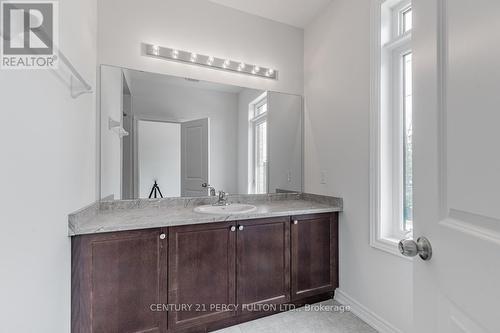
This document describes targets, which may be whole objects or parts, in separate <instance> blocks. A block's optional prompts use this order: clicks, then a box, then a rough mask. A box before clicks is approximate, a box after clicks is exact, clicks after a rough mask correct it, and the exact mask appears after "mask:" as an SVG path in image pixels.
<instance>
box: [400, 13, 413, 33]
mask: <svg viewBox="0 0 500 333" xmlns="http://www.w3.org/2000/svg"><path fill="white" fill-rule="evenodd" d="M402 16H403V17H402V21H403V22H402V23H403V26H402V28H403V31H402V32H403V33H405V32H407V31H410V30H411V29H412V26H413V22H412V11H411V8H408V9H406V10H405V11H403V13H402Z"/></svg>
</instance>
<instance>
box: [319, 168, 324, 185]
mask: <svg viewBox="0 0 500 333" xmlns="http://www.w3.org/2000/svg"><path fill="white" fill-rule="evenodd" d="M319 183H320V184H326V171H321V172H320V173H319Z"/></svg>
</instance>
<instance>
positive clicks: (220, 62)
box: [145, 44, 278, 80]
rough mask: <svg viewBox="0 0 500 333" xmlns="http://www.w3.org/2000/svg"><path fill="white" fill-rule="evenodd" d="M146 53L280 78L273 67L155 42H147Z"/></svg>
mask: <svg viewBox="0 0 500 333" xmlns="http://www.w3.org/2000/svg"><path fill="white" fill-rule="evenodd" d="M145 46H146V54H147V55H149V56H152V57H156V58H162V59H167V60H173V61H180V62H185V63H189V64H193V65H198V66H205V67H210V68H216V69H221V70H224V71H230V72H237V73H243V74H248V75H252V76H258V77H263V78H267V79H273V80H277V79H278V71H277V70H275V69H272V68H266V67H261V66H257V65H251V64H247V63H244V62H240V61H233V60H229V59H222V58H217V57H213V56H207V55H203V54H197V53H194V52H188V51H182V50H177V49H172V48H169V47H163V46H158V45H153V44H145Z"/></svg>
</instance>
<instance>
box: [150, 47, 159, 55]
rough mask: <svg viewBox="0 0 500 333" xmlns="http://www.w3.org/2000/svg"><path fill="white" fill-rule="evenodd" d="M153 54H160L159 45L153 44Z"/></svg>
mask: <svg viewBox="0 0 500 333" xmlns="http://www.w3.org/2000/svg"><path fill="white" fill-rule="evenodd" d="M152 49H153V54H154V55H159V54H160V47H159V46H158V45H153V47H152Z"/></svg>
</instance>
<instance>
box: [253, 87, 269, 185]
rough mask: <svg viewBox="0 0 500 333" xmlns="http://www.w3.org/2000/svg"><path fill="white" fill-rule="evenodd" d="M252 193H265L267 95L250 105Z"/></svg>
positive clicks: (266, 171)
mask: <svg viewBox="0 0 500 333" xmlns="http://www.w3.org/2000/svg"><path fill="white" fill-rule="evenodd" d="M250 130H251V133H250V136H251V138H252V140H251V142H252V149H251V151H252V155H253V158H252V163H251V170H252V178H253V179H252V190H251V192H252V193H255V194H264V193H267V173H268V170H267V168H268V151H267V95H264V96H263V97H262V98H260V99H259V100H258V101H257V102H254V103H252V104H251V106H250Z"/></svg>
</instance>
